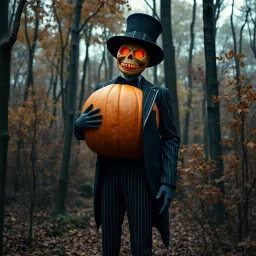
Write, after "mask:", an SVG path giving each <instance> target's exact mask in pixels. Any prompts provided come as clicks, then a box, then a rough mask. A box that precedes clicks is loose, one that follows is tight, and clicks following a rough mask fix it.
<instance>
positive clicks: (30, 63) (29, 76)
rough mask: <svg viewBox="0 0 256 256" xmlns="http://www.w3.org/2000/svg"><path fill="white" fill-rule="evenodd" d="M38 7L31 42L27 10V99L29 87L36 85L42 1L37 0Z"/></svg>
mask: <svg viewBox="0 0 256 256" xmlns="http://www.w3.org/2000/svg"><path fill="white" fill-rule="evenodd" d="M36 6H37V9H36V10H35V31H34V35H33V42H32V44H31V43H30V40H29V36H28V31H27V27H28V26H27V15H26V11H25V37H26V41H27V45H28V68H27V70H28V73H27V79H26V87H25V91H24V100H25V101H26V100H27V98H28V90H29V88H30V87H31V88H33V87H34V77H33V63H34V57H35V50H36V43H37V38H38V29H39V11H38V9H39V8H40V1H39V0H37V1H36Z"/></svg>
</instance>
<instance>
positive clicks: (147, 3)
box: [144, 0, 160, 20]
mask: <svg viewBox="0 0 256 256" xmlns="http://www.w3.org/2000/svg"><path fill="white" fill-rule="evenodd" d="M144 1H145V3H146V5H147V6H148V7H149V8H150V9H151V10H152V11H153V13H154V15H155V16H156V17H157V19H158V20H160V18H159V16H158V15H157V13H156V10H155V9H154V8H153V7H152V6H151V5H150V4H149V2H148V1H147V0H144Z"/></svg>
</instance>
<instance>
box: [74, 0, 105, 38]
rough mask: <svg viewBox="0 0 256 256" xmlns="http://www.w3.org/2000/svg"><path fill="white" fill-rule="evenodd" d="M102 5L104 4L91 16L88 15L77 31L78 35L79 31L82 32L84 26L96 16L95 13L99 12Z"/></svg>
mask: <svg viewBox="0 0 256 256" xmlns="http://www.w3.org/2000/svg"><path fill="white" fill-rule="evenodd" d="M103 5H104V3H101V4H100V6H99V7H98V9H97V10H96V12H95V13H93V14H92V15H90V16H89V17H88V18H87V19H86V20H85V21H84V23H83V25H82V26H81V28H80V29H79V30H78V34H79V33H80V32H81V30H83V28H84V26H85V24H86V23H87V22H88V21H89V20H90V19H92V18H93V17H94V16H95V15H97V13H98V12H99V10H100V9H101V7H102V6H103Z"/></svg>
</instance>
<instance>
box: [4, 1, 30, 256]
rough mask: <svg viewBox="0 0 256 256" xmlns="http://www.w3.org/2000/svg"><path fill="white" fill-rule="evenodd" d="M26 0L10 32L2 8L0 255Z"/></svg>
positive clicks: (5, 11)
mask: <svg viewBox="0 0 256 256" xmlns="http://www.w3.org/2000/svg"><path fill="white" fill-rule="evenodd" d="M25 2H26V0H20V2H19V5H18V9H17V12H16V13H15V19H14V23H13V24H14V25H13V29H12V31H11V32H12V33H11V35H10V36H9V33H8V26H9V25H8V3H9V1H8V0H3V1H2V4H1V8H0V104H1V107H0V120H1V122H0V256H2V255H3V230H4V203H5V202H4V201H5V178H6V163H7V152H8V141H9V134H8V101H9V90H10V70H11V50H12V46H13V44H14V43H15V41H16V39H17V34H18V31H19V26H20V17H21V13H22V10H23V7H24V5H25Z"/></svg>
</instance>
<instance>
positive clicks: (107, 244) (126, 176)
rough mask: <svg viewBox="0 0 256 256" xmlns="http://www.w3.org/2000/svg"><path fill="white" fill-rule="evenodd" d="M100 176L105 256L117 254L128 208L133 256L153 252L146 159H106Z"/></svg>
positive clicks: (144, 255) (150, 198) (150, 204)
mask: <svg viewBox="0 0 256 256" xmlns="http://www.w3.org/2000/svg"><path fill="white" fill-rule="evenodd" d="M104 167H105V168H104V173H102V174H101V175H102V180H101V182H102V183H101V184H102V187H101V193H102V194H101V198H102V200H101V218H102V250H103V256H118V255H119V252H120V244H121V240H120V238H121V232H122V223H123V219H124V214H125V211H127V217H128V222H129V229H130V244H131V251H132V255H133V256H149V255H150V256H151V255H152V201H153V196H152V194H151V192H150V188H149V185H148V183H147V177H146V174H145V166H144V161H143V159H137V160H126V159H115V160H110V161H107V162H105V164H104Z"/></svg>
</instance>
